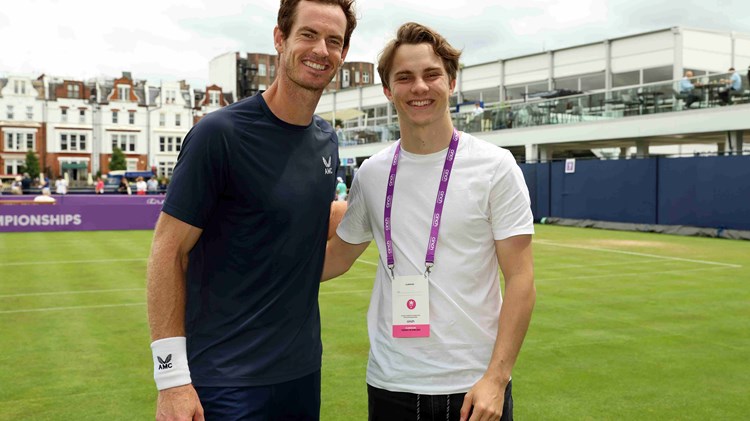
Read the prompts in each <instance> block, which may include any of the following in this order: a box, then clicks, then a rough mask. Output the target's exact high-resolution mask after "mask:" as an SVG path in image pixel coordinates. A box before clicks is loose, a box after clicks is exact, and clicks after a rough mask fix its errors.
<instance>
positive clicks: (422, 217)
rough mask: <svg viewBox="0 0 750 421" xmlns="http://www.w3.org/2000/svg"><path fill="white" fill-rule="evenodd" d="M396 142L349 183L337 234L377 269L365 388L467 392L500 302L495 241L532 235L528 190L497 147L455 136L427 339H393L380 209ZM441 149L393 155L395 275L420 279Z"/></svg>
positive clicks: (487, 352) (486, 352)
mask: <svg viewBox="0 0 750 421" xmlns="http://www.w3.org/2000/svg"><path fill="white" fill-rule="evenodd" d="M394 150H395V144H394V145H392V146H391V147H389V148H387V149H386V150H384V151H381V152H379V153H377V154H376V155H374V156H372V157H371V158H370V159H368V160H366V161H365V162H364V163H363V165H362V167H361V168H360V169H359V171H358V172H357V174H356V176H355V177H354V181H353V183H352V186H351V189H350V191H349V204H348V210H347V212H346V215H345V216H344V219H343V220H342V222H341V225H339V227H338V229H337V231H336V232H337V234H338V235H339V237H341V239H343V240H344V241H346V242H348V243H351V244H360V243H363V242H367V241H370V240H373V239H374V240H375V243H376V244H377V246H378V250H382V251H383V252H382V253H381V254H380V259H379V265H378V268H377V272H376V275H375V283H374V286H373V291H372V298H371V301H370V308H369V311H368V314H367V325H368V333H369V336H370V358H369V362H368V366H367V383H368V384H370V385H372V386H375V387H378V388H381V389H386V390H390V391H396V392H410V393H418V394H449V393H463V392H467V391H468V390H469V389H470V388H471V387H472V386H473V385H474V384H475V383H476V382H477V381H478V380H479V379H480V378H481V376H482V375H483V374H484V372H485V371H486V369H487V364H488V363H489V360H490V357H491V355H492V349H493V347H494V344H495V337H496V335H497V326H498V318H499V314H500V306H501V304H502V297H501V294H500V278H499V272H498V269H499V268H498V262H497V258H496V253H495V240H501V239H505V238H508V237H511V236H515V235H521V234H533V233H534V225H533V217H532V214H531V208H530V200H529V193H528V189H527V187H526V184H525V183H524V179H523V174H522V173H521V169H520V168H519V167H518V165H517V164H516V162H515V160H514V158H513V156H512V155H511V154H510V152H508V151H507V150H505V149H502V148H499V147H497V146H494V145H492V144H490V143H487V142H485V141H482V140H479V139H477V138H475V137H473V136H471V135H469V134H466V133H461V139H460V141H459V145H458V151H457V153H456V159H455V161H454V164H453V170H452V173H451V178H450V181H449V184H448V190H447V193H446V198H445V204H444V207H443V215H442V217H441V225H440V233H439V237H438V244H437V250H436V254H435V266H434V267H433V269H432V274H431V276H430V335H431V336H430V337H429V338H408V339H407V338H393V336H392V328H391V326H392V313H391V284H392V283H391V279H390V276H389V275H388V269H387V265H386V255H385V252H384V250H385V247H384V245H385V239H384V232H383V212H384V205H385V193H386V183H387V180H388V176H389V172H390V167H391V161H392V158H393V152H394ZM446 153H447V149H446V150H443V151H441V152H437V153H434V154H429V155H416V154H412V153H409V152H405V151H403V150H402V151H401V157H400V159H399V165H398V173H397V175H396V185H395V189H394V196H393V207H392V232H391V234H392V239H393V253H394V260H395V267H394V272H395V274H396V276H399V275H417V274H421V273H424V270H425V264H424V261H425V255H426V252H427V242H428V238H429V235H430V224H431V222H432V214H433V210H434V206H435V199H436V196H437V191H438V184H439V179H440V175H441V173H442V169H443V164H444V162H445V155H446Z"/></svg>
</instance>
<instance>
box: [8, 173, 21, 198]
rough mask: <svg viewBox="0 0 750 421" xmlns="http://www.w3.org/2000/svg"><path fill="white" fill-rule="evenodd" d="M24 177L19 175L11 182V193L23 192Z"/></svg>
mask: <svg viewBox="0 0 750 421" xmlns="http://www.w3.org/2000/svg"><path fill="white" fill-rule="evenodd" d="M22 181H23V177H21V176H20V175H17V176H16V178H15V179H13V182H12V183H10V194H23V184H22Z"/></svg>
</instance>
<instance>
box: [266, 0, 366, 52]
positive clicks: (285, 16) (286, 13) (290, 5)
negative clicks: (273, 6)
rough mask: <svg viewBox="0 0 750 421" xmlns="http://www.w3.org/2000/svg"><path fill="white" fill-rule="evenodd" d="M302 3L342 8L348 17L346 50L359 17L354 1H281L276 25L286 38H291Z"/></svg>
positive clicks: (345, 40)
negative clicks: (298, 9) (355, 10)
mask: <svg viewBox="0 0 750 421" xmlns="http://www.w3.org/2000/svg"><path fill="white" fill-rule="evenodd" d="M301 1H311V2H314V3H320V4H330V5H334V6H339V7H341V10H342V11H343V12H344V17H346V32H345V34H344V46H343V48H344V49H346V48H347V47H349V39H351V37H352V32H354V28H356V27H357V16H356V15H355V14H354V0H281V6H280V7H279V15H278V17H277V18H276V25H278V26H279V30H281V33H282V34H284V38H287V37H288V36H289V33H290V32H291V31H292V26H294V19H295V18H296V17H297V5H298V4H299V3H300V2H301Z"/></svg>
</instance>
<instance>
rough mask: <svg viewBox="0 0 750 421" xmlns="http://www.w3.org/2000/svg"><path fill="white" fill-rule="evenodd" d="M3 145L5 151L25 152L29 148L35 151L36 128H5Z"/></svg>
mask: <svg viewBox="0 0 750 421" xmlns="http://www.w3.org/2000/svg"><path fill="white" fill-rule="evenodd" d="M29 135H30V136H31V139H29ZM29 142H31V145H30V146H29ZM3 146H4V147H5V151H6V152H26V151H28V150H29V149H31V150H32V151H36V130H23V129H20V130H19V129H5V130H4V136H3Z"/></svg>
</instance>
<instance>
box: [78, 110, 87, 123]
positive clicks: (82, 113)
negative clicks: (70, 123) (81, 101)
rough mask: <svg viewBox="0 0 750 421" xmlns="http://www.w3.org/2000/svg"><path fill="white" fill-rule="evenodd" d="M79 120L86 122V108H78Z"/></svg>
mask: <svg viewBox="0 0 750 421" xmlns="http://www.w3.org/2000/svg"><path fill="white" fill-rule="evenodd" d="M78 122H79V123H85V122H86V110H84V109H79V110H78Z"/></svg>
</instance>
